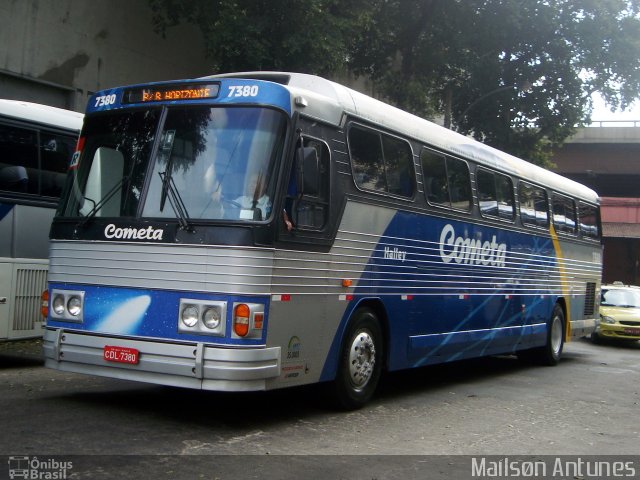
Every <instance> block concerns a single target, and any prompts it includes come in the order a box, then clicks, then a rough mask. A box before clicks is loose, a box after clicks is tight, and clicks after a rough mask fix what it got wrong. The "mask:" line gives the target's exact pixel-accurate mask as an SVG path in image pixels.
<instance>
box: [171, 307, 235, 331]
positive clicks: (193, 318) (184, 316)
mask: <svg viewBox="0 0 640 480" xmlns="http://www.w3.org/2000/svg"><path fill="white" fill-rule="evenodd" d="M224 317H225V305H224V303H223V302H216V303H214V302H204V301H203V302H199V301H197V300H191V301H186V302H185V301H183V302H181V303H180V319H179V320H178V321H179V327H178V328H179V330H182V331H183V332H197V333H204V334H210V335H224V333H225V332H224V331H225V328H224Z"/></svg>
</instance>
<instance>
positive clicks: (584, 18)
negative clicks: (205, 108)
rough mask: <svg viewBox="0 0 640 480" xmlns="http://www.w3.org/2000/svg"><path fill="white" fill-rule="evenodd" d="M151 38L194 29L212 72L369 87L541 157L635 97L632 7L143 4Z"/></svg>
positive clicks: (628, 2)
mask: <svg viewBox="0 0 640 480" xmlns="http://www.w3.org/2000/svg"><path fill="white" fill-rule="evenodd" d="M149 2H150V4H151V7H152V9H153V11H154V18H153V21H154V25H155V27H156V29H157V30H158V31H159V32H164V31H165V30H166V29H167V28H170V27H171V26H173V25H176V24H177V23H180V22H190V23H194V24H197V25H198V26H199V27H200V30H201V31H202V33H203V35H204V38H205V41H206V44H207V52H208V56H209V58H210V60H211V62H212V70H213V71H215V72H219V71H242V70H291V71H300V72H306V73H315V74H320V75H325V76H329V77H335V76H336V75H337V74H339V73H343V72H344V71H345V70H347V69H348V70H350V71H351V72H353V73H355V74H356V75H360V76H365V77H367V78H369V79H370V80H371V81H372V82H373V84H374V86H375V90H376V92H377V93H378V94H379V95H380V96H382V97H384V98H385V99H387V100H388V101H390V102H391V103H393V104H395V105H397V106H398V107H400V108H403V109H405V110H408V111H411V112H413V113H416V114H418V115H420V116H426V117H431V118H433V117H434V116H436V115H440V114H442V115H444V119H445V124H446V125H447V126H451V127H452V128H455V129H456V130H457V131H459V132H460V133H463V134H465V135H472V136H473V137H475V138H476V139H479V140H481V141H483V142H485V143H488V144H490V145H493V146H495V147H497V148H500V149H502V150H505V151H508V152H510V153H512V154H514V155H517V156H520V157H523V158H527V159H529V160H532V161H535V162H537V163H541V164H545V163H546V162H547V161H548V157H549V153H550V151H551V148H552V147H554V146H556V145H559V144H560V143H561V142H562V141H563V140H564V139H566V138H567V137H568V136H570V135H571V134H572V133H573V132H574V131H575V128H576V126H580V125H583V124H585V123H588V122H589V121H590V113H591V108H592V105H591V94H592V93H594V92H599V93H600V94H601V95H602V96H603V98H604V99H605V100H606V101H607V102H608V104H609V105H610V106H611V107H612V108H625V107H627V106H628V105H629V104H630V103H631V102H632V101H633V100H634V99H635V98H638V97H639V96H640V56H639V55H638V54H637V52H638V51H640V18H639V15H640V0H580V1H576V0H192V1H190V0H149Z"/></svg>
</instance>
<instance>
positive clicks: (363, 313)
mask: <svg viewBox="0 0 640 480" xmlns="http://www.w3.org/2000/svg"><path fill="white" fill-rule="evenodd" d="M383 347H384V345H383V341H382V331H381V329H380V322H379V321H378V317H377V316H376V314H375V313H374V312H373V311H372V310H370V309H369V308H360V309H358V310H356V312H355V313H354V314H353V316H352V319H351V322H350V323H349V327H348V329H347V332H346V334H345V337H344V340H343V343H342V348H341V350H340V358H339V363H338V372H337V374H336V379H335V381H334V382H333V392H332V393H333V395H332V396H333V397H334V400H335V401H336V403H337V405H338V407H340V408H343V409H347V410H354V409H357V408H360V407H362V406H364V405H365V404H366V403H367V401H369V399H370V398H371V396H372V395H373V393H374V392H375V390H376V387H377V386H378V381H379V380H380V374H381V371H382V359H383V358H384V357H383Z"/></svg>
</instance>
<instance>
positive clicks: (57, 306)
mask: <svg viewBox="0 0 640 480" xmlns="http://www.w3.org/2000/svg"><path fill="white" fill-rule="evenodd" d="M51 307H52V308H53V312H54V313H55V314H56V315H63V314H64V297H63V296H62V295H56V296H55V297H53V302H51Z"/></svg>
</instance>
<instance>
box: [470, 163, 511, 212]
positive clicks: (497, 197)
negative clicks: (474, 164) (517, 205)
mask: <svg viewBox="0 0 640 480" xmlns="http://www.w3.org/2000/svg"><path fill="white" fill-rule="evenodd" d="M476 185H477V189H478V201H479V203H480V213H481V214H482V215H486V216H491V217H499V218H504V219H507V220H512V219H513V184H512V183H511V179H510V178H509V177H507V176H506V175H502V174H499V173H495V172H489V171H487V170H483V169H479V170H478V173H477V175H476Z"/></svg>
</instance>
